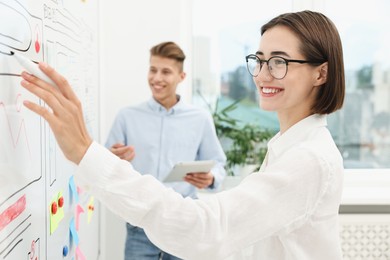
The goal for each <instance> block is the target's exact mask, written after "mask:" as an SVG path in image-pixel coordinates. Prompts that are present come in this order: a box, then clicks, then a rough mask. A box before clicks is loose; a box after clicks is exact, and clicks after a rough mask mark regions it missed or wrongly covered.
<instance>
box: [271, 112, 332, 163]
mask: <svg viewBox="0 0 390 260" xmlns="http://www.w3.org/2000/svg"><path fill="white" fill-rule="evenodd" d="M323 126H327V120H326V115H319V114H314V115H310V116H308V117H306V118H304V119H302V120H301V121H299V122H298V123H296V124H295V125H293V126H291V127H290V128H289V129H288V130H287V131H286V132H284V133H283V134H282V135H281V134H280V132H279V133H277V134H276V135H275V136H274V137H273V138H272V139H271V140H270V141H269V142H268V151H269V152H270V153H272V154H273V155H274V156H278V155H280V154H281V153H283V152H284V151H285V150H286V149H288V148H289V147H291V146H293V145H295V144H296V143H299V142H301V141H302V140H305V139H306V137H307V135H308V133H309V132H310V131H311V130H312V129H314V128H318V127H323Z"/></svg>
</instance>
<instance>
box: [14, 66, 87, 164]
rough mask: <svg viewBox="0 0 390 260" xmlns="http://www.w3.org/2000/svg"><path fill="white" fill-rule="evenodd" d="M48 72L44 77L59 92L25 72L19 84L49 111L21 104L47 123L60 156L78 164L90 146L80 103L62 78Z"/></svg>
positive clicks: (33, 105)
mask: <svg viewBox="0 0 390 260" xmlns="http://www.w3.org/2000/svg"><path fill="white" fill-rule="evenodd" d="M48 71H49V73H50V74H49V75H48V76H49V77H50V78H51V79H52V80H53V81H54V82H55V83H56V84H57V85H58V87H59V90H58V89H55V88H53V86H51V85H50V84H48V83H46V82H44V81H42V80H41V79H39V78H37V77H35V76H33V75H30V74H28V73H26V72H23V73H22V77H23V79H24V80H23V81H22V82H21V85H22V86H23V87H24V88H26V89H27V90H28V91H30V92H31V93H33V94H35V95H36V96H37V97H39V98H41V99H42V100H43V101H44V102H45V103H46V104H47V105H48V106H49V107H50V108H51V110H52V112H51V111H50V110H49V109H46V108H44V107H42V106H40V105H38V104H35V103H32V102H28V101H26V102H24V105H25V106H26V107H27V108H29V109H30V110H31V111H33V112H35V113H37V114H38V115H40V116H42V117H43V118H44V119H45V120H47V122H48V123H49V125H50V127H51V129H52V130H53V133H54V136H55V137H56V140H57V143H58V145H59V146H60V148H61V150H62V151H63V152H64V155H65V156H66V157H67V158H68V159H69V160H71V161H73V162H75V163H76V164H78V163H79V162H80V161H81V159H82V158H83V156H84V154H85V152H86V151H87V149H88V147H89V146H90V145H91V143H92V139H91V137H90V136H89V134H88V131H87V128H86V126H85V123H84V117H83V112H82V107H81V103H80V101H79V100H78V98H77V96H76V95H75V94H74V92H73V90H72V88H71V87H70V85H69V84H68V82H67V81H66V79H65V78H63V77H62V76H61V75H60V74H58V73H57V72H55V71H54V70H52V69H51V68H48ZM44 72H45V71H44Z"/></svg>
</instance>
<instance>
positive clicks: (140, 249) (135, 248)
mask: <svg viewBox="0 0 390 260" xmlns="http://www.w3.org/2000/svg"><path fill="white" fill-rule="evenodd" d="M126 228H127V237H126V248H125V260H180V258H177V257H175V256H173V255H170V254H168V253H165V252H164V251H162V250H161V249H160V248H158V247H157V246H155V245H154V244H152V242H150V240H149V239H148V237H147V236H146V234H145V232H144V230H143V229H142V228H139V227H135V226H133V225H130V224H129V223H126Z"/></svg>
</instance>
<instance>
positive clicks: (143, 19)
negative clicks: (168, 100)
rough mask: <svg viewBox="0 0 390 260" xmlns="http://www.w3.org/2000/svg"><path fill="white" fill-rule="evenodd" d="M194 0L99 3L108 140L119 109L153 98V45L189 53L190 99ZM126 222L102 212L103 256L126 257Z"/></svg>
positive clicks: (186, 93) (186, 92)
mask: <svg viewBox="0 0 390 260" xmlns="http://www.w3.org/2000/svg"><path fill="white" fill-rule="evenodd" d="M190 5H191V1H189V0H186V1H182V0H170V1H159V0H143V1H119V0H110V1H100V49H101V50H100V53H101V55H100V64H101V67H100V73H101V75H100V77H101V78H100V82H101V86H100V87H101V100H100V108H101V110H100V115H101V118H100V120H101V122H100V129H101V132H100V133H101V136H100V140H102V142H104V141H105V139H106V137H107V134H108V131H109V129H110V127H111V124H112V121H113V120H114V118H115V115H116V113H117V112H118V110H119V109H121V108H122V107H124V106H128V105H135V104H138V103H140V102H142V101H144V100H146V99H148V98H149V97H150V91H149V86H148V84H147V80H146V75H147V71H148V65H149V49H150V48H151V47H152V46H153V45H155V44H157V43H159V42H162V41H168V40H169V41H175V42H176V43H178V44H179V45H180V46H181V47H182V48H183V50H184V52H185V53H186V55H187V60H186V63H185V70H186V71H187V78H186V80H185V81H184V82H183V83H182V84H181V86H180V88H179V92H180V93H181V94H182V95H183V98H184V99H187V100H189V99H190V93H191V89H190V82H191V35H192V33H191V20H192V18H191V8H190ZM124 239H125V222H124V221H123V220H121V219H119V218H118V217H116V216H114V215H113V214H112V213H111V212H109V211H108V210H105V209H103V212H102V229H101V258H100V259H104V260H106V259H114V260H117V259H118V260H121V259H123V258H124V253H123V252H124Z"/></svg>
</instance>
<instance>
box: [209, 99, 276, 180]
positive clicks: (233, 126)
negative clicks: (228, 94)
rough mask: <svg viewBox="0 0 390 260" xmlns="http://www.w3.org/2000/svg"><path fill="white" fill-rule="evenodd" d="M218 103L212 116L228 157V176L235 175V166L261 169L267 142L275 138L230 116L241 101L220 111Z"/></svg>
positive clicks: (270, 133) (268, 132)
mask: <svg viewBox="0 0 390 260" xmlns="http://www.w3.org/2000/svg"><path fill="white" fill-rule="evenodd" d="M218 101H219V100H217V102H216V106H215V109H214V110H213V112H212V115H213V119H214V124H215V128H216V131H217V135H218V137H219V139H220V141H221V143H222V144H223V147H224V151H225V154H226V157H227V170H228V174H229V175H234V174H233V168H234V166H244V165H246V164H255V165H257V168H259V167H260V165H261V163H262V162H263V160H264V157H265V154H266V152H267V141H268V140H269V139H270V138H271V137H272V136H273V133H272V132H271V131H270V130H267V129H263V128H262V127H261V126H259V125H255V124H250V123H246V124H242V122H240V120H238V119H235V118H233V117H232V116H231V115H230V113H231V112H232V111H233V110H235V109H236V108H237V105H238V103H239V102H241V100H238V101H235V102H233V103H232V104H230V105H228V106H226V107H225V108H223V109H220V110H219V108H218Z"/></svg>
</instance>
